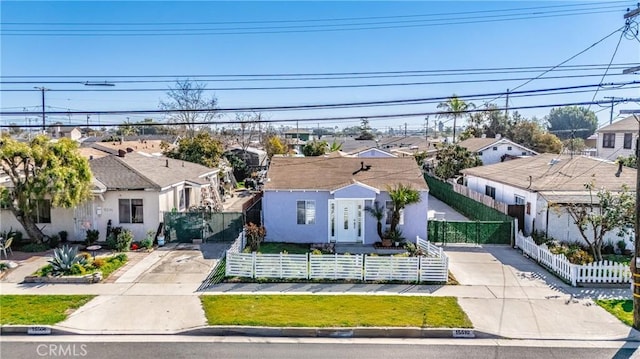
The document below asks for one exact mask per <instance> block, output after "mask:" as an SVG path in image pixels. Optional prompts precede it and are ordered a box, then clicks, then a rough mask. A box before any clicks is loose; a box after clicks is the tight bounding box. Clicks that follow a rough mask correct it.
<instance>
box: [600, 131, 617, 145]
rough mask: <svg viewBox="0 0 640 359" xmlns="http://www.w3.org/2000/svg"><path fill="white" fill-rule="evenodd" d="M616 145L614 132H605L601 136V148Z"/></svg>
mask: <svg viewBox="0 0 640 359" xmlns="http://www.w3.org/2000/svg"><path fill="white" fill-rule="evenodd" d="M615 145H616V134H615V133H605V134H603V136H602V147H603V148H614V147H615Z"/></svg>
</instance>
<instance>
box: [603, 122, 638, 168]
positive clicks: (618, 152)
mask: <svg viewBox="0 0 640 359" xmlns="http://www.w3.org/2000/svg"><path fill="white" fill-rule="evenodd" d="M638 126H640V125H639V124H638V121H637V120H636V119H635V117H633V116H629V117H626V118H623V119H622V120H620V121H616V122H614V123H612V124H610V125H608V126H604V127H602V128H599V129H598V130H596V134H597V135H598V139H597V141H598V142H597V146H598V147H597V154H598V157H600V158H604V159H607V160H610V161H615V160H616V159H617V158H618V157H620V156H622V157H628V156H631V155H633V154H635V153H634V151H635V148H636V139H637V138H638Z"/></svg>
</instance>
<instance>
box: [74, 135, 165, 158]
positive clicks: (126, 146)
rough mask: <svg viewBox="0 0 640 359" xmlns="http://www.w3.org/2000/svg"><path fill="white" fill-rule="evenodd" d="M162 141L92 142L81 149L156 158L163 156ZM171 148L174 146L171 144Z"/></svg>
mask: <svg viewBox="0 0 640 359" xmlns="http://www.w3.org/2000/svg"><path fill="white" fill-rule="evenodd" d="M161 143H162V140H145V139H139V140H128V141H108V142H91V143H88V144H86V145H85V146H83V147H81V148H86V147H90V148H93V149H96V150H99V151H102V152H104V153H107V154H111V155H118V153H119V152H120V151H125V152H139V153H146V154H149V155H154V156H162V148H161V147H160V144H161ZM169 146H172V145H171V144H169Z"/></svg>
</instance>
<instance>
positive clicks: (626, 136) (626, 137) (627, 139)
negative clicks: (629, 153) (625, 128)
mask: <svg viewBox="0 0 640 359" xmlns="http://www.w3.org/2000/svg"><path fill="white" fill-rule="evenodd" d="M631 141H633V134H632V133H625V134H624V145H623V148H624V149H625V150H630V149H631Z"/></svg>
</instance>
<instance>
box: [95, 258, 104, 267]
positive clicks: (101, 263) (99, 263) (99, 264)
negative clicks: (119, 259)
mask: <svg viewBox="0 0 640 359" xmlns="http://www.w3.org/2000/svg"><path fill="white" fill-rule="evenodd" d="M106 263H107V261H106V260H105V259H104V258H96V259H94V260H93V266H94V267H95V268H98V269H99V268H102V267H103V266H104V265H105V264H106Z"/></svg>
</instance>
